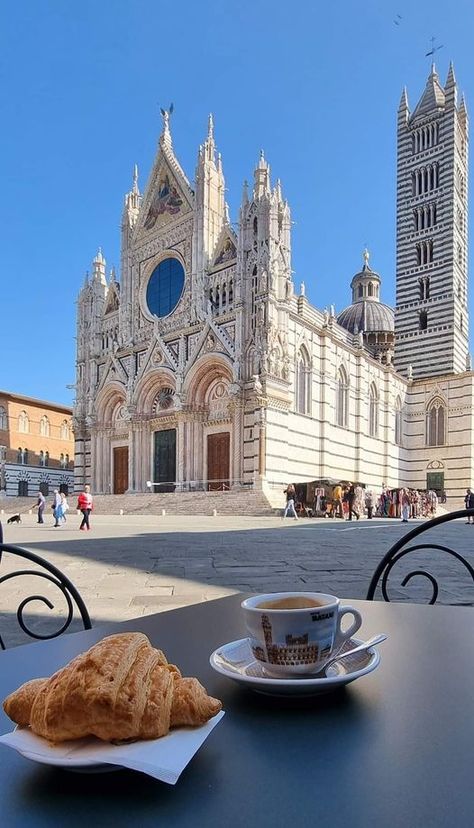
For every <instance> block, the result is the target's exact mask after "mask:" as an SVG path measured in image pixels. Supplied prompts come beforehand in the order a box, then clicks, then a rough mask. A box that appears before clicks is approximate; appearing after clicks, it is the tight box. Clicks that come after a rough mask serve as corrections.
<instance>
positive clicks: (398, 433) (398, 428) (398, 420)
mask: <svg viewBox="0 0 474 828" xmlns="http://www.w3.org/2000/svg"><path fill="white" fill-rule="evenodd" d="M402 426H403V421H402V401H401V399H400V397H397V401H396V403H395V444H396V445H397V446H401V445H402Z"/></svg>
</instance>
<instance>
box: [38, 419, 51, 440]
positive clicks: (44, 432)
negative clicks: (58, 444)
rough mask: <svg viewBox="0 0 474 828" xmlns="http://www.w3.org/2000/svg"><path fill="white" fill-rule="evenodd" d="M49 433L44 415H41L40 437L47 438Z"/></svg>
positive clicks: (49, 429) (48, 424)
mask: <svg viewBox="0 0 474 828" xmlns="http://www.w3.org/2000/svg"><path fill="white" fill-rule="evenodd" d="M50 433H51V426H50V422H49V419H48V417H47V416H46V414H43V416H42V417H41V420H40V434H41V436H42V437H49V435H50Z"/></svg>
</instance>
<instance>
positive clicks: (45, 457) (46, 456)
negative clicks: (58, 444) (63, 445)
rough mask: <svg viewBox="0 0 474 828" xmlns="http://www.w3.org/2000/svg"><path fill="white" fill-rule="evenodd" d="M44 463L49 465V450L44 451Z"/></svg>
mask: <svg viewBox="0 0 474 828" xmlns="http://www.w3.org/2000/svg"><path fill="white" fill-rule="evenodd" d="M44 465H45V466H49V451H45V453H44Z"/></svg>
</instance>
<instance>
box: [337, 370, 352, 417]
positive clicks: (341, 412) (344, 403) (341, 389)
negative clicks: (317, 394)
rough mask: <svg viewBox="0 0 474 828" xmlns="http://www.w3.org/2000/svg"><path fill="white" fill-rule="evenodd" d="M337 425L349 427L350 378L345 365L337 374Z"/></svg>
mask: <svg viewBox="0 0 474 828" xmlns="http://www.w3.org/2000/svg"><path fill="white" fill-rule="evenodd" d="M336 424H337V425H338V426H341V428H347V427H348V425H349V376H348V373H347V371H346V369H345V367H344V365H340V366H339V370H338V372H337V384H336Z"/></svg>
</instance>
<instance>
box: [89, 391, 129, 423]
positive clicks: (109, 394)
mask: <svg viewBox="0 0 474 828" xmlns="http://www.w3.org/2000/svg"><path fill="white" fill-rule="evenodd" d="M126 396H127V389H126V388H125V385H123V384H122V383H120V382H117V381H114V382H109V383H107V385H106V386H105V387H104V388H102V390H101V391H99V393H98V395H97V397H96V400H95V412H96V415H97V421H98V423H100V424H101V425H105V424H108V425H111V424H112V423H113V422H114V416H113V415H114V411H115V410H116V408H117V405H118V403H119V402H120V403H121V404H124V403H125V400H126Z"/></svg>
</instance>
